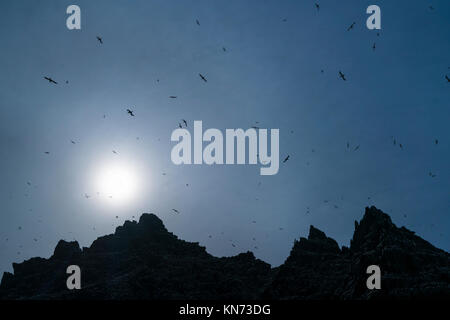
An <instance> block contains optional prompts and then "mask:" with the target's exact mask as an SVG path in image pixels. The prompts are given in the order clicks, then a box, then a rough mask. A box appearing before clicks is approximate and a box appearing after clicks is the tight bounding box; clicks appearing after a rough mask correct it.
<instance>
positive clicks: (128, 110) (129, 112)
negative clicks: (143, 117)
mask: <svg viewBox="0 0 450 320" xmlns="http://www.w3.org/2000/svg"><path fill="white" fill-rule="evenodd" d="M127 113H128V114H129V115H130V116H132V117H134V113H133V111H132V110H130V109H127Z"/></svg>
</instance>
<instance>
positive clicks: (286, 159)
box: [283, 155, 290, 163]
mask: <svg viewBox="0 0 450 320" xmlns="http://www.w3.org/2000/svg"><path fill="white" fill-rule="evenodd" d="M289 157H290V156H289V155H288V156H287V157H286V158H284V160H283V163H285V162H286V161H288V160H289Z"/></svg>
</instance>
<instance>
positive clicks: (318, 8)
mask: <svg viewBox="0 0 450 320" xmlns="http://www.w3.org/2000/svg"><path fill="white" fill-rule="evenodd" d="M315 6H316V8H317V11H319V10H320V5H319V4H318V3H315Z"/></svg>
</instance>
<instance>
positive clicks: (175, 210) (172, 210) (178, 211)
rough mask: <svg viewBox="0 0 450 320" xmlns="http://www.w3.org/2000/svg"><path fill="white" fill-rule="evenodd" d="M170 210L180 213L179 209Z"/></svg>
mask: <svg viewBox="0 0 450 320" xmlns="http://www.w3.org/2000/svg"><path fill="white" fill-rule="evenodd" d="M172 211H173V212H175V213H177V214H179V213H180V211H178V210H177V209H172Z"/></svg>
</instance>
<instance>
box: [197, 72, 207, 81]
mask: <svg viewBox="0 0 450 320" xmlns="http://www.w3.org/2000/svg"><path fill="white" fill-rule="evenodd" d="M198 75H199V76H200V78H201V79H202V80H203V81H205V82H208V80H206V78H205V76H203V75H202V74H201V73H199V74H198Z"/></svg>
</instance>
